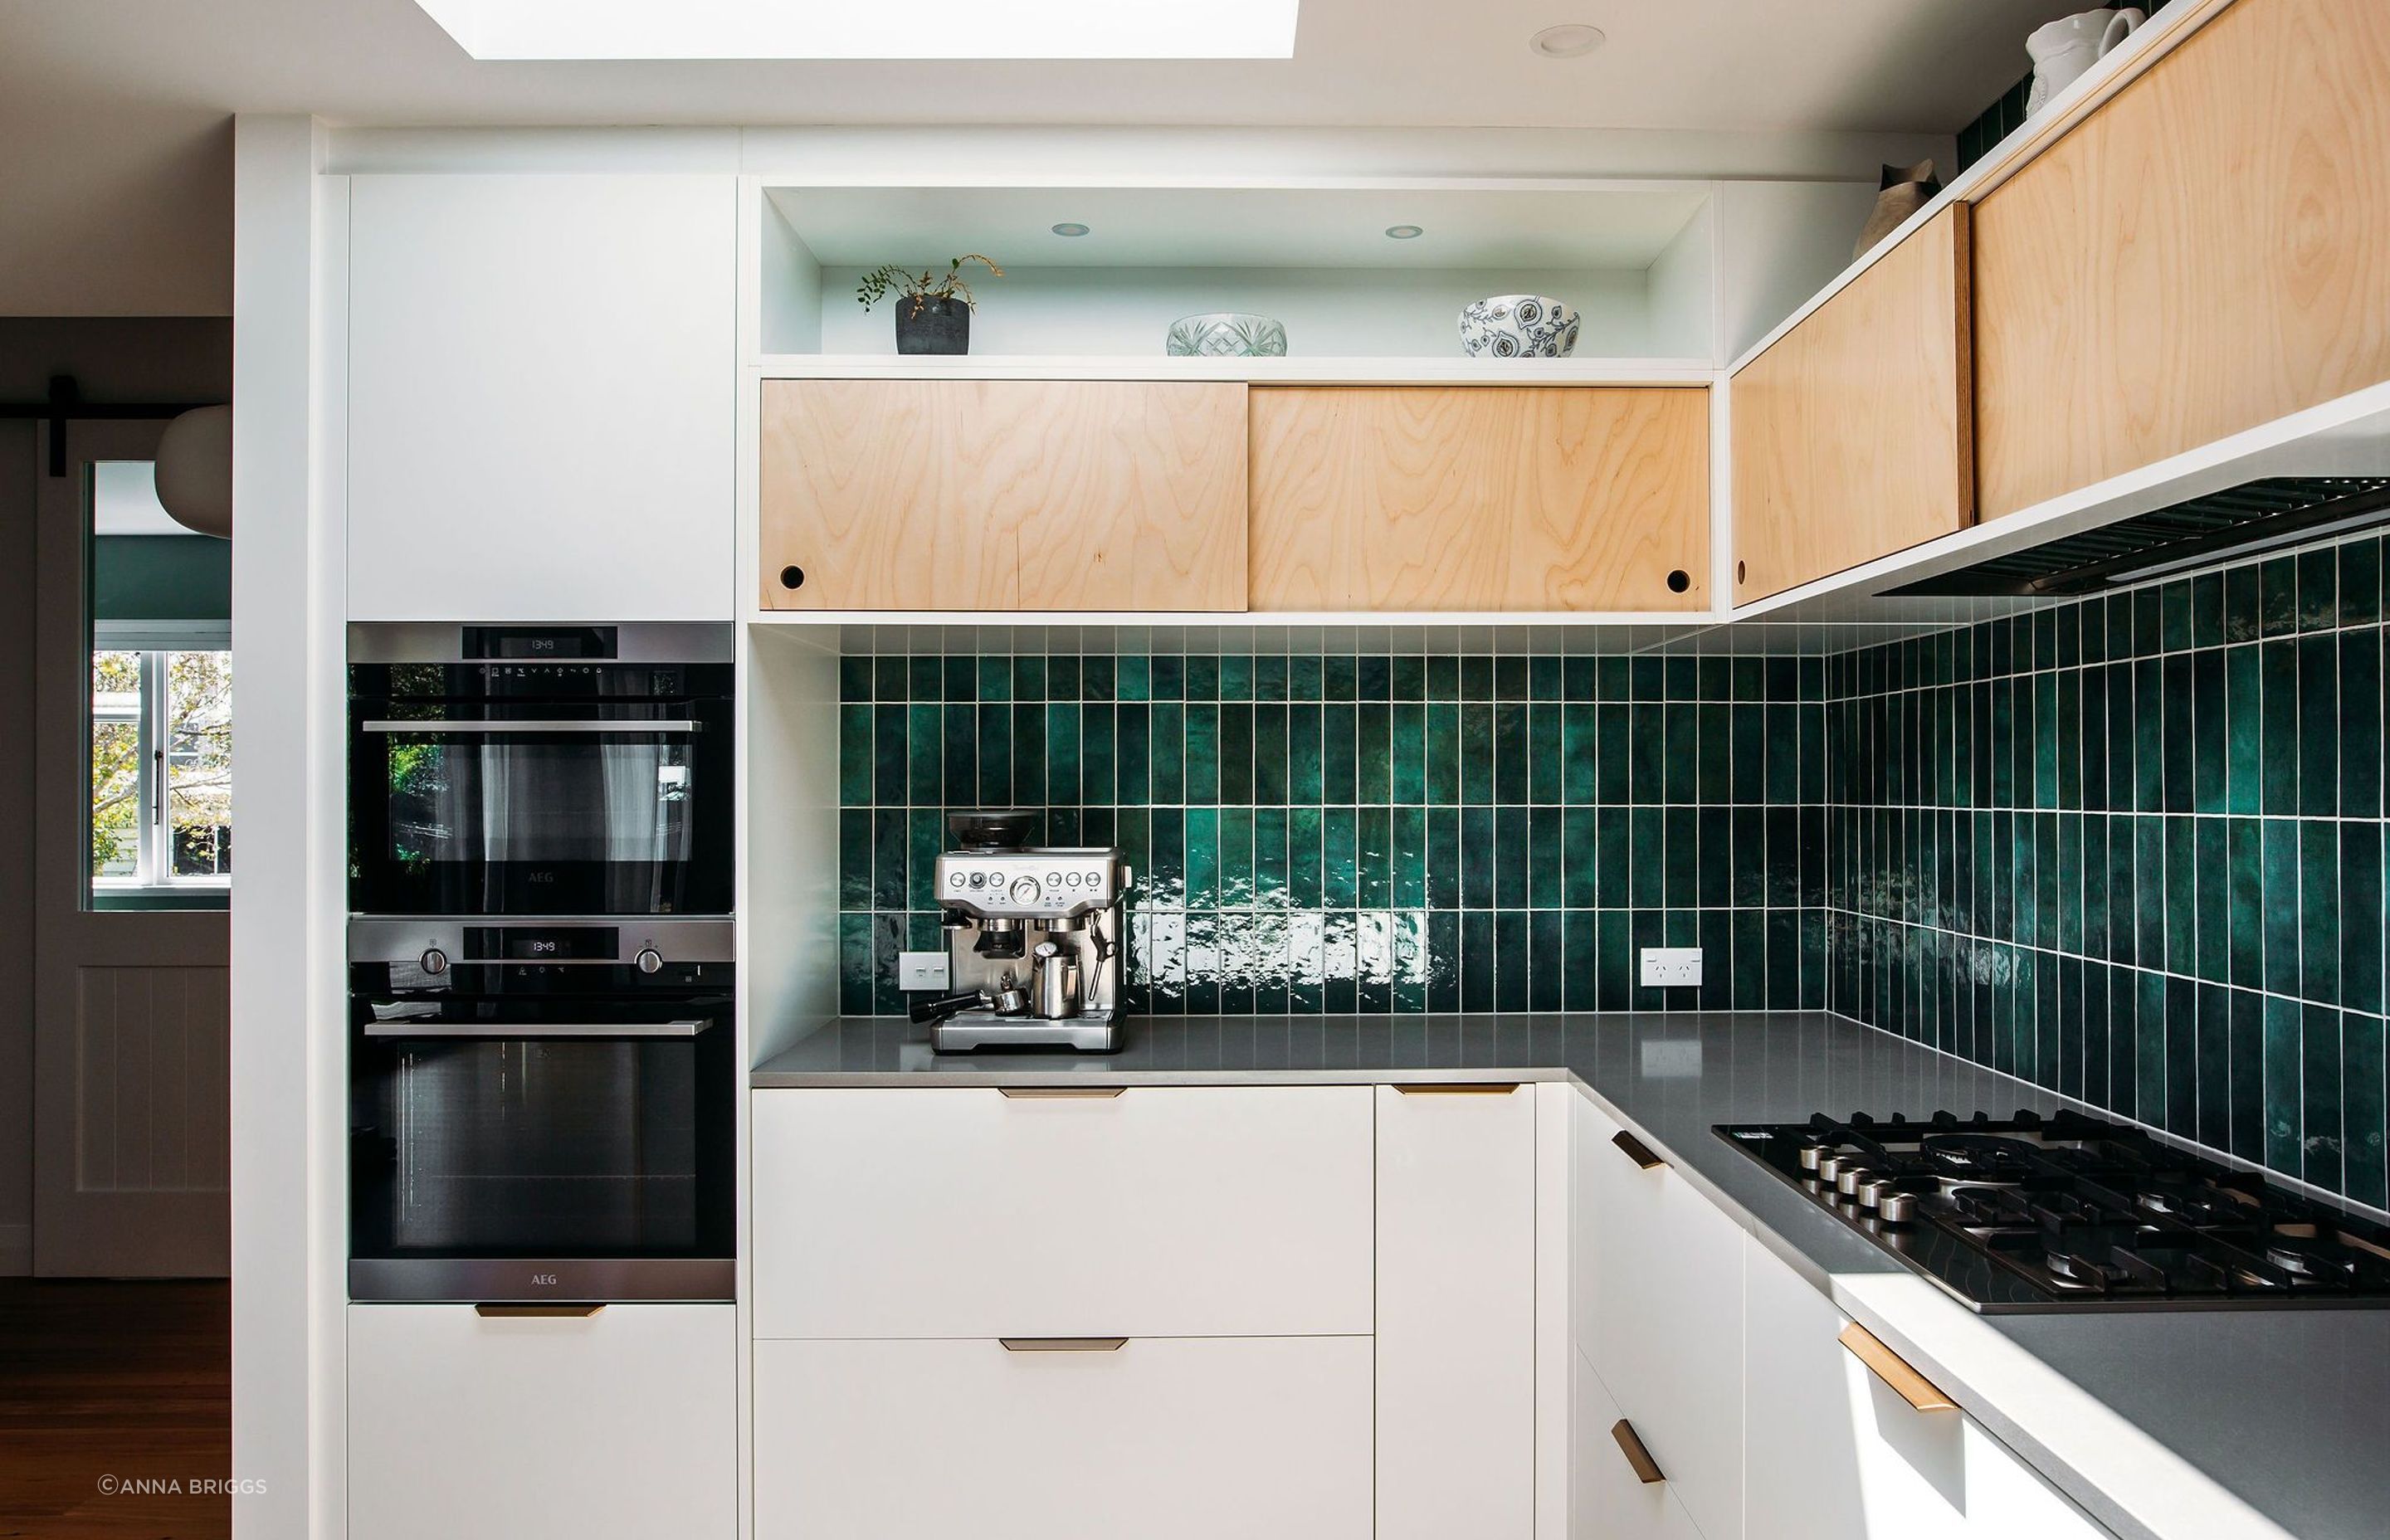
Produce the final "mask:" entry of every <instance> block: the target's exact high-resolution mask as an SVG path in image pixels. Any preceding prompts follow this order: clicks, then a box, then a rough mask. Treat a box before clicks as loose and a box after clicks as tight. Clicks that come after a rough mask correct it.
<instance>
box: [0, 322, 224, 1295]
mask: <svg viewBox="0 0 2390 1540" xmlns="http://www.w3.org/2000/svg"><path fill="white" fill-rule="evenodd" d="M54 374H71V375H73V376H74V377H75V379H76V381H77V382H78V383H79V384H80V385H81V386H82V388H83V393H84V398H85V399H87V400H91V401H100V402H106V401H155V400H164V401H206V400H212V401H227V400H230V399H231V396H232V322H231V321H229V320H226V319H223V318H218V317H204V318H186V317H169V318H156V319H151V318H125V317H107V318H102V319H90V320H84V319H73V318H67V319H58V318H49V317H43V318H38V319H18V318H10V317H0V402H8V403H17V402H27V401H34V400H38V399H40V398H41V396H42V395H43V393H44V391H45V390H46V388H47V384H48V380H49V377H50V376H52V375H54ZM37 441H38V434H37V432H36V431H35V426H34V424H32V423H31V422H25V421H12V420H6V419H0V1274H8V1273H22V1272H24V1271H26V1270H27V1268H28V1266H29V1265H30V1258H31V1254H32V1153H33V1105H32V1079H33V1019H32V997H33V958H32V933H33V905H34V904H35V903H36V902H37V897H39V896H48V895H36V894H35V892H34V891H33V886H32V868H33V828H32V814H31V810H32V803H33V764H34V752H35V745H34V743H33V732H32V726H33V508H34V504H35V498H36V493H37V491H38V489H39V485H40V482H39V478H40V476H41V474H42V470H43V467H42V465H41V463H40V460H39V457H38V456H37V454H36V451H35V445H36V443H37ZM60 901H62V902H67V903H71V902H73V896H72V895H71V894H68V895H64V896H63V898H62V899H61V900H60Z"/></svg>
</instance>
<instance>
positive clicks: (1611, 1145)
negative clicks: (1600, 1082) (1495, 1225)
mask: <svg viewBox="0 0 2390 1540" xmlns="http://www.w3.org/2000/svg"><path fill="white" fill-rule="evenodd" d="M1576 1111H1577V1117H1576V1129H1575V1142H1576V1150H1575V1182H1576V1194H1575V1196H1576V1207H1575V1216H1574V1231H1575V1238H1574V1252H1575V1258H1574V1265H1573V1273H1574V1278H1573V1284H1574V1290H1575V1291H1576V1299H1577V1309H1576V1312H1575V1315H1576V1322H1575V1333H1576V1338H1577V1341H1578V1344H1579V1346H1580V1348H1581V1350H1582V1351H1583V1352H1584V1353H1585V1354H1586V1356H1587V1359H1588V1360H1589V1362H1590V1363H1591V1365H1592V1367H1593V1369H1594V1371H1595V1373H1596V1374H1597V1375H1599V1376H1600V1380H1601V1383H1602V1384H1603V1386H1604V1387H1605V1388H1606V1389H1607V1391H1608V1392H1609V1394H1610V1396H1611V1397H1612V1399H1613V1400H1614V1401H1615V1402H1616V1403H1617V1405H1618V1407H1619V1412H1620V1415H1621V1416H1623V1417H1625V1418H1627V1419H1629V1421H1631V1422H1632V1423H1633V1425H1634V1427H1635V1429H1636V1431H1637V1432H1638V1434H1640V1435H1641V1437H1642V1440H1643V1443H1644V1444H1645V1446H1646V1447H1647V1448H1648V1450H1649V1451H1650V1453H1651V1457H1653V1458H1654V1459H1655V1460H1656V1461H1657V1462H1658V1463H1659V1466H1660V1468H1661V1469H1663V1470H1664V1471H1665V1472H1666V1474H1667V1480H1668V1484H1669V1485H1670V1486H1671V1488H1672V1489H1673V1490H1674V1491H1675V1492H1676V1494H1677V1499H1678V1501H1680V1502H1681V1503H1682V1504H1683V1505H1684V1508H1685V1511H1686V1513H1688V1514H1689V1515H1690V1516H1691V1518H1692V1520H1693V1522H1694V1523H1695V1524H1697V1525H1698V1526H1700V1529H1701V1532H1702V1534H1703V1535H1704V1536H1706V1537H1707V1540H1741V1534H1742V1513H1743V1495H1742V1264H1741V1259H1742V1240H1743V1232H1742V1228H1741V1226H1739V1225H1737V1224H1736V1223H1735V1222H1734V1221H1733V1220H1732V1219H1730V1218H1728V1216H1727V1214H1726V1213H1725V1212H1724V1211H1723V1210H1721V1209H1719V1208H1718V1207H1717V1206H1716V1205H1715V1204H1714V1203H1712V1202H1711V1201H1710V1200H1708V1199H1707V1198H1705V1197H1703V1195H1702V1194H1701V1193H1700V1192H1698V1191H1696V1190H1695V1189H1694V1188H1693V1187H1692V1186H1691V1185H1690V1183H1688V1182H1687V1181H1686V1180H1685V1179H1684V1178H1683V1177H1682V1176H1679V1175H1678V1174H1677V1173H1676V1172H1675V1171H1673V1170H1671V1169H1670V1168H1669V1167H1668V1166H1667V1165H1666V1164H1665V1163H1664V1162H1660V1163H1653V1164H1650V1165H1646V1164H1644V1163H1643V1161H1644V1160H1646V1159H1650V1158H1651V1153H1650V1151H1649V1150H1647V1149H1643V1147H1641V1146H1640V1145H1639V1144H1638V1143H1637V1142H1636V1141H1635V1139H1634V1136H1632V1135H1626V1136H1625V1142H1624V1143H1622V1142H1621V1135H1622V1130H1621V1129H1620V1128H1619V1125H1618V1124H1617V1123H1613V1122H1612V1121H1611V1120H1610V1119H1609V1118H1607V1117H1605V1116H1603V1115H1602V1114H1601V1113H1600V1111H1599V1110H1596V1109H1595V1108H1594V1107H1593V1105H1592V1104H1591V1103H1590V1102H1586V1101H1580V1102H1579V1103H1578V1104H1577V1109H1576ZM1574 1437H1575V1438H1576V1439H1577V1440H1578V1441H1579V1442H1582V1441H1584V1440H1585V1439H1587V1438H1588V1437H1592V1438H1598V1439H1599V1440H1600V1441H1601V1442H1602V1443H1604V1444H1607V1443H1609V1442H1610V1430H1609V1428H1608V1427H1607V1426H1606V1425H1605V1426H1603V1427H1601V1428H1599V1429H1593V1430H1587V1429H1583V1428H1580V1429H1577V1430H1576V1431H1575V1432H1574ZM1597 1453H1598V1452H1597Z"/></svg>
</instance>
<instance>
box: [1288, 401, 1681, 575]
mask: <svg viewBox="0 0 2390 1540" xmlns="http://www.w3.org/2000/svg"><path fill="white" fill-rule="evenodd" d="M1709 509H1710V495H1709V392H1708V391H1706V390H1703V389H1701V388H1698V387H1650V388H1645V387H1635V388H1625V387H1609V386H1554V387H1542V388H1532V389H1511V388H1509V387H1498V388H1497V387H1482V386H1458V387H1452V388H1448V389H1431V388H1425V387H1410V386H1284V387H1256V388H1255V389H1254V390H1253V535H1252V543H1253V608H1254V609H1255V610H1699V609H1701V608H1703V606H1704V605H1705V604H1706V603H1707V602H1708V599H1707V594H1708V588H1709V584H1708V573H1709V517H1710V513H1709ZM1675 584H1681V585H1682V586H1681V587H1679V586H1676V585H1675Z"/></svg>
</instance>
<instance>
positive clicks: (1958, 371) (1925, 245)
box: [1731, 204, 1975, 604]
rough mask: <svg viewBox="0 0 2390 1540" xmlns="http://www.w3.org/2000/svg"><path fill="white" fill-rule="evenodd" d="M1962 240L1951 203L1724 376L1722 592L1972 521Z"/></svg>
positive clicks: (1823, 570)
mask: <svg viewBox="0 0 2390 1540" xmlns="http://www.w3.org/2000/svg"><path fill="white" fill-rule="evenodd" d="M1967 237H1968V212H1967V206H1966V205H1965V204H1953V205H1952V206H1951V207H1949V208H1947V209H1945V210H1944V211H1943V212H1941V213H1940V214H1938V215H1936V216H1935V217H1934V219H1932V220H1931V221H1929V222H1928V223H1927V224H1925V225H1923V226H1922V227H1921V228H1920V229H1918V230H1917V231H1915V232H1914V233H1912V234H1911V235H1910V236H1909V237H1908V239H1906V240H1904V241H1902V242H1901V243H1900V245H1899V246H1897V247H1895V248H1894V249H1893V250H1891V251H1890V252H1888V253H1886V254H1885V255H1884V257H1883V258H1882V260H1880V261H1879V262H1877V263H1875V265H1873V266H1872V267H1870V268H1869V269H1868V270H1867V271H1866V272H1864V273H1861V274H1860V275H1859V276H1857V278H1855V279H1853V280H1852V281H1851V283H1850V284H1849V285H1848V286H1847V287H1845V288H1844V289H1842V290H1840V291H1839V292H1837V293H1836V294H1835V295H1834V296H1833V297H1832V298H1831V299H1829V300H1828V301H1827V302H1825V303H1824V304H1822V305H1820V306H1818V309H1817V310H1815V311H1813V312H1811V313H1810V314H1808V315H1807V316H1806V317H1805V318H1804V319H1803V320H1802V322H1801V324H1800V325H1798V326H1796V327H1793V328H1792V330H1791V331H1788V332H1786V333H1785V334H1784V335H1783V336H1782V337H1780V338H1779V339H1778V340H1776V341H1775V343H1774V344H1773V345H1771V346H1770V347H1769V348H1768V349H1767V352H1765V353H1761V354H1760V355H1759V356H1758V357H1757V358H1754V359H1753V360H1752V361H1751V362H1750V363H1749V364H1746V365H1744V366H1743V367H1742V368H1741V371H1740V372H1738V373H1737V374H1736V375H1735V377H1734V379H1733V381H1732V387H1731V389H1732V391H1733V394H1732V398H1731V400H1732V406H1733V414H1732V415H1733V420H1734V430H1733V433H1734V515H1733V528H1734V572H1733V583H1734V602H1735V603H1737V604H1748V603H1750V602H1752V601H1753V600H1754V599H1763V598H1766V597H1768V596H1769V595H1771V594H1780V593H1782V592H1783V591H1784V590H1785V589H1787V588H1791V587H1793V586H1795V585H1797V584H1804V583H1807V582H1809V581H1810V580H1812V579H1814V578H1820V577H1824V576H1826V575H1828V574H1829V573H1831V572H1839V571H1844V570H1845V569H1846V568H1851V567H1856V566H1857V565H1859V564H1860V563H1861V562H1865V561H1872V560H1874V559H1875V558H1878V557H1881V556H1888V555H1890V554H1891V553H1893V552H1895V551H1899V550H1906V549H1907V548H1908V547H1909V546H1911V545H1917V544H1919V543H1921V542H1922V541H1927V540H1931V539H1933V538H1934V537H1935V536H1936V535H1944V534H1948V533H1951V532H1952V531H1954V530H1958V529H1960V528H1963V527H1964V526H1966V525H1968V524H1970V523H1972V522H1973V521H1974V514H1975V478H1974V461H1973V456H1974V427H1973V424H1972V421H1971V420H1970V419H1971V411H1970V392H1971V390H1972V386H1971V379H1972V374H1971V369H1970V364H1969V357H1970V349H1969V340H1968V331H1969V323H1968V314H1967V311H1968V265H1969V259H1968V238H1967Z"/></svg>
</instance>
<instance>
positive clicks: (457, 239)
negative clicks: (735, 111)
mask: <svg viewBox="0 0 2390 1540" xmlns="http://www.w3.org/2000/svg"><path fill="white" fill-rule="evenodd" d="M349 222H350V223H349V247H350V258H349V263H350V265H349V381H348V504H349V513H348V517H349V616H350V618H351V619H353V620H468V621H610V620H727V619H729V618H730V616H731V613H732V605H733V584H732V577H731V571H732V557H731V552H732V539H733V530H734V527H735V519H736V514H735V499H734V494H733V490H732V489H733V483H734V477H733V462H734V456H735V453H736V451H735V448H734V443H735V438H736V429H735V420H736V417H737V409H736V404H737V403H736V395H735V391H734V388H733V382H734V374H735V364H736V314H735V313H736V291H735V270H736V247H737V242H736V239H735V231H736V226H737V198H736V183H735V180H734V179H733V178H731V177H729V176H689V175H669V176H662V175H660V176H596V175H590V176H577V175H539V176H531V175H523V176H498V175H471V176H467V175H421V176H407V175H371V176H358V177H354V178H353V179H352V181H351V186H350V194H349Z"/></svg>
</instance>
